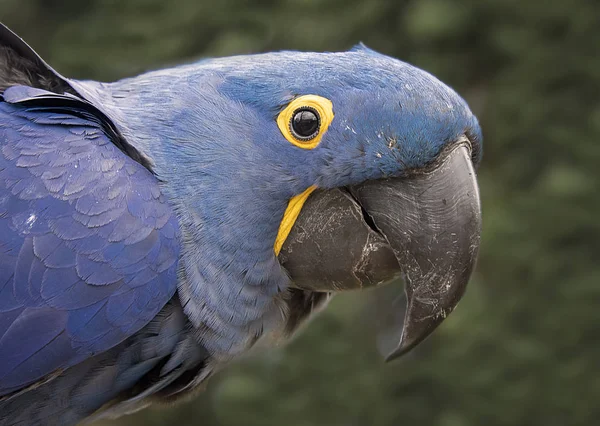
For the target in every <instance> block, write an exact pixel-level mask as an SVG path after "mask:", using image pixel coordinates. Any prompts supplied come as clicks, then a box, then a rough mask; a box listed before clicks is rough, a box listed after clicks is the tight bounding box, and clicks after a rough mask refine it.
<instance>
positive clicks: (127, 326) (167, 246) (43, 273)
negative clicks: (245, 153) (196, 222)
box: [0, 87, 179, 395]
mask: <svg viewBox="0 0 600 426" xmlns="http://www.w3.org/2000/svg"><path fill="white" fill-rule="evenodd" d="M3 99H4V102H0V122H1V123H2V125H1V126H0V141H1V142H0V144H1V145H0V231H2V232H0V265H1V266H2V268H1V271H2V272H1V273H0V333H1V334H0V359H2V360H3V362H2V363H1V364H0V395H2V394H6V393H8V392H11V391H13V390H16V389H19V388H22V387H23V386H26V385H28V384H30V383H32V382H34V381H36V380H39V379H42V378H43V377H44V376H46V375H48V374H50V373H52V372H53V371H54V370H55V369H57V368H62V369H65V368H68V367H70V366H72V365H75V364H77V363H79V362H80V361H82V360H84V359H85V358H87V357H89V356H92V355H93V354H94V353H97V352H102V351H105V350H108V349H110V348H111V347H113V346H115V345H117V344H118V343H119V342H121V341H123V340H124V339H126V338H127V337H128V336H130V335H131V334H133V333H135V332H136V331H138V330H139V329H140V328H141V327H143V326H144V325H145V324H147V323H148V322H149V321H150V320H151V319H152V318H154V316H156V314H157V313H158V312H159V311H160V309H161V308H162V307H163V306H164V305H165V304H166V303H167V302H168V300H169V299H170V298H171V297H172V296H173V294H174V292H175V288H176V285H177V277H176V264H177V259H178V252H179V245H178V242H177V237H178V224H177V221H176V219H175V216H174V214H173V212H172V209H171V207H170V206H169V205H168V203H167V201H166V199H165V197H164V196H163V194H162V191H161V189H160V188H159V184H158V181H157V180H156V179H155V178H154V176H153V175H152V173H151V172H150V171H148V170H147V169H146V168H144V167H143V166H142V165H140V164H138V163H136V162H135V161H133V160H132V159H130V158H128V157H127V156H126V155H125V154H123V153H122V152H121V151H119V149H118V148H117V146H116V145H114V144H112V143H111V140H110V137H111V136H112V134H111V133H110V132H109V134H107V133H106V128H108V127H110V124H109V123H104V122H103V120H104V119H105V116H104V115H103V114H102V113H100V112H98V113H95V112H94V108H93V107H92V106H91V105H89V104H87V103H85V102H84V101H81V100H78V99H77V98H76V97H74V96H71V95H64V96H62V95H56V94H52V93H49V92H45V91H43V90H39V89H32V88H28V87H13V88H10V89H7V90H6V91H5V93H4V96H3ZM58 110H60V111H59V112H57V111H58ZM163 229H164V231H165V232H163ZM159 253H161V254H162V256H163V257H162V259H161V261H162V262H161V263H162V264H161V265H160V269H159V268H158V266H159V265H157V264H156V262H155V261H156V259H157V257H158V256H159Z"/></svg>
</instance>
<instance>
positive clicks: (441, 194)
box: [280, 139, 481, 360]
mask: <svg viewBox="0 0 600 426" xmlns="http://www.w3.org/2000/svg"><path fill="white" fill-rule="evenodd" d="M480 233H481V210H480V202H479V190H478V187H477V180H476V176H475V171H474V170H473V164H472V162H471V151H470V146H469V144H468V141H467V140H466V139H465V140H464V141H459V142H458V143H456V144H454V145H453V146H452V147H451V149H449V150H447V151H446V152H444V153H442V154H441V155H440V156H439V158H438V160H437V162H436V164H434V165H432V166H431V167H430V168H429V169H428V170H427V171H424V172H419V173H415V174H413V175H411V176H407V177H402V178H393V179H384V180H377V181H368V182H365V183H362V184H360V185H357V186H354V187H350V188H347V190H340V189H337V190H329V191H319V192H315V193H314V194H313V195H311V197H310V198H309V200H308V201H307V203H306V205H305V206H304V208H303V210H302V212H301V214H300V217H299V218H298V220H297V221H296V224H295V225H294V228H293V229H292V232H291V234H290V236H289V237H288V240H287V241H286V243H285V244H284V246H283V249H282V252H281V254H280V260H281V263H282V264H283V265H284V266H285V267H286V269H287V270H288V272H289V273H290V276H291V277H292V279H293V280H294V283H295V285H296V286H298V287H300V288H304V289H309V290H314V291H340V290H345V289H356V288H361V287H367V286H374V285H378V284H380V283H383V282H387V281H389V280H391V279H393V278H394V277H396V276H397V275H398V274H402V275H403V277H404V280H405V284H406V286H405V292H406V296H407V310H406V315H405V317H404V321H403V324H401V325H400V324H399V326H401V327H402V334H401V338H400V342H399V343H398V346H397V348H396V349H395V350H393V351H392V353H391V354H389V355H388V357H387V359H388V360H390V359H393V358H396V357H398V356H400V355H402V354H404V353H406V352H407V351H409V350H410V349H412V348H413V347H415V346H416V345H417V344H418V343H419V342H421V341H422V340H423V339H425V338H426V337H427V336H428V335H429V334H431V332H432V331H433V330H434V329H435V328H436V327H437V326H438V325H439V324H440V323H441V322H442V321H443V320H444V318H446V316H447V315H448V314H449V313H450V312H451V311H452V310H453V309H454V307H455V306H456V305H457V303H458V302H459V300H460V298H461V297H462V295H463V294H464V292H465V289H466V285H467V282H468V280H469V277H470V275H471V272H472V271H473V268H474V266H475V261H476V258H477V252H478V249H479V241H480Z"/></svg>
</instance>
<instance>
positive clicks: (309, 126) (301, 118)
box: [292, 108, 319, 138]
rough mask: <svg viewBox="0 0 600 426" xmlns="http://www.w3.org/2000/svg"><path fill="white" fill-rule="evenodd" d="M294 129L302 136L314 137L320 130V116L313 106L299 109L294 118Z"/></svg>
mask: <svg viewBox="0 0 600 426" xmlns="http://www.w3.org/2000/svg"><path fill="white" fill-rule="evenodd" d="M292 130H293V131H294V133H296V135H297V136H299V137H300V138H313V137H315V136H316V134H317V132H318V130H319V117H317V114H316V111H314V110H313V109H312V108H303V109H300V110H298V111H297V112H296V113H295V114H294V117H293V118H292Z"/></svg>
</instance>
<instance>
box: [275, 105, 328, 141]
mask: <svg viewBox="0 0 600 426" xmlns="http://www.w3.org/2000/svg"><path fill="white" fill-rule="evenodd" d="M332 121H333V104H332V103H331V101H330V100H329V99H327V98H324V97H322V96H317V95H304V96H299V97H297V98H296V99H294V100H293V101H292V102H290V103H289V104H288V106H287V107H285V109H284V110H283V111H281V112H280V113H279V115H278V116H277V126H278V127H279V130H280V131H281V134H282V135H283V136H284V137H285V138H286V139H287V140H288V142H290V143H291V144H293V145H295V146H297V147H298V148H302V149H313V148H316V147H317V146H318V145H319V143H320V142H321V138H322V137H323V135H324V134H325V132H326V131H327V128H328V127H329V125H330V124H331V122H332Z"/></svg>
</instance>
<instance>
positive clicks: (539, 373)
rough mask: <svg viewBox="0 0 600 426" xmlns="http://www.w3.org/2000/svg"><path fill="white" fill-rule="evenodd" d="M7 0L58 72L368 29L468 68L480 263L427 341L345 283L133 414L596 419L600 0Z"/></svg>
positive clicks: (86, 72)
mask: <svg viewBox="0 0 600 426" xmlns="http://www.w3.org/2000/svg"><path fill="white" fill-rule="evenodd" d="M0 10H1V11H2V16H3V19H4V22H5V23H7V24H8V25H9V26H11V27H12V28H13V29H15V30H16V31H18V32H19V33H20V34H21V35H22V36H23V37H25V38H26V40H28V41H29V42H30V44H32V45H33V46H34V47H35V48H36V49H37V50H38V51H39V52H40V53H41V54H43V55H44V57H45V58H46V59H47V60H48V61H49V62H50V63H51V64H52V65H53V66H55V67H56V68H57V69H58V70H59V71H61V72H62V73H64V74H66V75H69V76H75V77H85V78H95V79H105V80H110V79H115V78H119V77H124V76H128V75H134V74H136V73H139V72H141V71H143V70H146V69H150V68H157V67H160V66H166V65H170V64H175V63H180V62H185V61H191V60H194V59H196V58H199V57H202V56H221V55H230V54H235V53H247V52H259V51H266V50H275V49H300V50H339V49H346V48H348V47H350V46H352V45H353V44H355V43H357V42H359V41H363V42H365V43H366V44H367V45H368V46H370V47H372V48H375V49H377V50H380V51H382V52H384V53H387V54H390V55H392V56H396V57H399V58H401V59H404V60H407V61H409V62H411V63H414V64H416V65H418V66H420V67H422V68H424V69H427V70H429V71H430V72H432V73H434V74H435V75H437V76H438V77H440V78H441V79H442V80H443V81H445V82H447V83H449V84H451V85H452V86H454V87H456V88H457V89H458V91H459V92H460V93H462V94H463V95H464V96H465V98H466V99H467V100H468V101H469V103H470V105H471V106H472V107H473V109H474V110H475V112H476V113H477V115H478V116H479V117H480V120H481V122H482V125H483V129H484V135H485V144H484V147H485V149H484V150H485V155H484V161H483V163H482V165H481V169H480V185H481V194H482V199H483V209H484V233H483V246H482V250H481V256H480V262H479V266H478V269H477V272H476V274H475V277H474V279H473V282H472V283H471V285H470V288H469V291H468V293H467V296H466V297H465V300H464V301H463V302H462V303H461V305H460V307H459V308H458V310H457V311H456V312H455V313H454V314H453V315H452V316H451V317H450V318H449V319H448V320H447V321H446V323H445V324H444V326H442V327H441V329H440V330H439V331H438V332H437V333H436V334H435V335H434V336H433V337H432V338H431V339H429V340H428V341H427V342H426V343H425V344H423V345H422V346H421V347H420V348H419V349H417V350H416V351H415V352H414V353H412V354H410V355H409V356H407V357H406V358H405V359H402V360H400V361H398V362H396V363H392V364H389V365H385V364H383V362H382V360H381V357H380V356H379V355H378V354H377V352H376V348H375V339H374V337H373V335H374V330H375V327H376V326H375V324H374V323H375V321H374V320H372V318H374V317H376V315H374V311H375V310H374V309H373V305H374V304H375V303H376V301H377V300H378V298H381V295H377V294H376V293H377V292H374V293H372V294H369V296H368V297H364V294H360V295H359V294H348V295H344V296H342V297H339V298H338V299H337V300H335V301H334V303H332V305H331V306H330V308H329V310H328V311H327V312H326V313H325V314H323V315H321V316H320V317H319V318H318V319H316V320H315V321H314V322H313V323H312V324H310V326H309V327H307V329H306V330H305V332H304V333H303V334H302V335H301V336H300V337H298V338H297V339H296V340H294V341H293V342H292V343H291V344H290V345H289V346H287V347H285V348H282V349H278V350H275V351H270V352H268V353H260V354H258V355H253V356H250V357H248V358H247V359H246V360H243V361H242V362H239V363H238V364H236V365H235V366H233V367H232V368H230V369H229V370H227V371H225V372H223V373H221V374H219V375H218V376H217V377H216V378H214V379H213V381H212V382H211V383H210V384H209V386H208V391H207V392H205V393H204V394H202V395H201V396H199V397H197V398H195V399H194V400H192V401H190V402H188V403H186V404H183V405H178V406H177V407H175V408H170V409H150V410H146V411H143V412H141V413H139V414H137V415H136V416H134V417H128V418H124V419H121V420H119V421H118V422H117V423H118V424H121V425H132V424H140V425H141V424H144V425H161V424H178V425H181V426H186V425H203V426H210V425H221V426H234V425H235V426H237V425H244V426H270V425H273V426H280V425H286V426H309V425H331V426H337V425H339V426H342V425H343V426H363V425H364V426H388V425H401V424H405V425H438V426H477V425H482V424H486V425H489V426H496V425H497V426H504V425H545V426H554V425H556V426H563V425H593V424H598V419H600V406H598V404H596V403H595V402H596V401H598V400H599V399H600V380H599V379H598V377H599V375H600V368H599V367H598V359H600V331H598V330H600V328H599V325H598V324H599V323H600V322H599V321H598V319H600V315H599V314H598V313H597V312H598V309H599V307H600V303H598V302H600V268H599V267H598V263H597V262H598V254H599V253H600V221H599V220H598V212H600V196H598V195H599V194H600V172H599V170H598V164H600V162H599V160H600V55H598V46H600V3H598V2H592V1H586V0H572V1H569V2H565V1H563V0H547V1H528V2H524V1H516V0H507V1H494V0H463V1H459V0H452V1H444V0H422V1H416V0H415V1H394V0H370V1H359V0H329V1H325V0H293V1H292V0H281V1H276V0H260V1H254V2H247V1H243V0H220V1H218V2H213V1H207V0H204V1H196V0H172V1H168V2H167V1H164V0H160V1H159V0H128V1H125V0H106V1H101V0H94V1H88V2H79V1H75V0H69V1H60V2H59V1H56V0H53V1H49V0H3V1H1V2H0ZM388 291H390V292H391V293H392V294H393V293H394V291H395V292H396V293H397V292H398V291H399V290H398V289H396V290H388ZM385 297H388V298H389V294H388V295H386V296H385Z"/></svg>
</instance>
